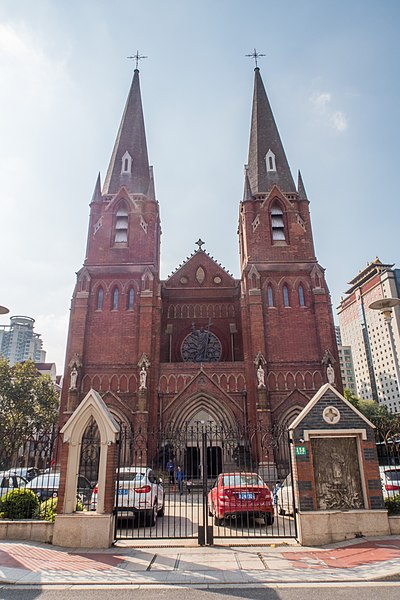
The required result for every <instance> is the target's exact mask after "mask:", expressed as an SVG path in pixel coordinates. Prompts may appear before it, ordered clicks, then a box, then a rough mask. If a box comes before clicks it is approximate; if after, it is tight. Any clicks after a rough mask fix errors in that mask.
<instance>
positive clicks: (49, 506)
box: [37, 497, 84, 522]
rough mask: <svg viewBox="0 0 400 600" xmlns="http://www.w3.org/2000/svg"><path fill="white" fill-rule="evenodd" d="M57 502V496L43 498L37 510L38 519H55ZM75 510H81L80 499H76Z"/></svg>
mask: <svg viewBox="0 0 400 600" xmlns="http://www.w3.org/2000/svg"><path fill="white" fill-rule="evenodd" d="M57 502H58V498H57V497H55V498H48V499H47V500H45V501H44V502H42V503H41V504H40V507H39V510H38V513H37V515H38V517H39V519H44V520H45V521H51V522H53V521H54V519H55V516H56V514H57ZM75 510H76V511H77V512H79V511H83V510H84V508H83V504H82V502H81V501H80V500H77V501H76V507H75Z"/></svg>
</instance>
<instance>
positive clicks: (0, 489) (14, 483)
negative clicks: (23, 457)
mask: <svg viewBox="0 0 400 600" xmlns="http://www.w3.org/2000/svg"><path fill="white" fill-rule="evenodd" d="M27 483H28V482H27V480H26V479H25V478H24V477H21V476H20V475H17V474H16V473H12V472H10V471H1V472H0V497H2V496H5V494H7V492H11V491H12V490H18V489H20V488H24V487H26V484H27Z"/></svg>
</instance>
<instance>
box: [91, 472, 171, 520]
mask: <svg viewBox="0 0 400 600" xmlns="http://www.w3.org/2000/svg"><path fill="white" fill-rule="evenodd" d="M115 487H116V489H115V492H116V506H117V510H118V516H119V517H128V516H132V515H133V516H134V517H135V518H136V519H137V520H138V521H139V523H148V524H149V525H150V526H153V525H155V524H156V521H157V517H162V516H163V515H164V488H163V485H162V480H161V479H160V478H158V477H157V475H156V474H155V473H154V471H153V470H152V469H150V468H148V467H122V468H121V469H119V471H118V473H117V481H116V485H115ZM97 492H98V488H97V485H96V486H95V487H94V488H93V494H92V500H91V509H92V510H96V506H97Z"/></svg>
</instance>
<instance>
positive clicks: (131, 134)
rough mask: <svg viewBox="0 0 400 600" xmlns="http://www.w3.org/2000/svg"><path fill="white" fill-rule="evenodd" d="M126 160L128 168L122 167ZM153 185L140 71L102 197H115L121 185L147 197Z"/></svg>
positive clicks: (120, 128)
mask: <svg viewBox="0 0 400 600" xmlns="http://www.w3.org/2000/svg"><path fill="white" fill-rule="evenodd" d="M125 158H127V159H128V162H127V163H126V166H127V168H125V166H124V165H123V162H124V161H125ZM150 185H151V178H150V169H149V160H148V156H147V144H146V131H145V126H144V117H143V108H142V99H141V94H140V83H139V70H138V69H135V71H134V74H133V79H132V85H131V88H130V90H129V94H128V99H127V101H126V105H125V110H124V113H123V115H122V120H121V125H120V127H119V130H118V134H117V139H116V140H115V145H114V150H113V153H112V156H111V160H110V164H109V167H108V171H107V175H106V178H105V181H104V188H103V194H104V195H105V194H116V193H117V192H118V190H119V189H120V188H121V186H125V187H126V189H127V190H128V192H130V193H134V194H145V195H147V193H148V191H149V187H150Z"/></svg>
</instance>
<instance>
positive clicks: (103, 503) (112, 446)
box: [53, 389, 119, 548]
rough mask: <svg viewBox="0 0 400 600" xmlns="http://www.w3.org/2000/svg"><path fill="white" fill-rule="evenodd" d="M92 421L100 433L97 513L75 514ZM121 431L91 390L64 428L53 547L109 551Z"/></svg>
mask: <svg viewBox="0 0 400 600" xmlns="http://www.w3.org/2000/svg"><path fill="white" fill-rule="evenodd" d="M90 419H94V420H95V421H96V423H97V425H98V428H99V433H100V462H99V476H98V495H97V507H96V511H87V512H82V511H80V512H76V510H75V509H76V492H77V479H78V474H79V465H80V451H81V444H82V437H83V434H84V432H85V429H86V427H87V424H88V422H89V421H90ZM118 432H119V428H118V425H117V423H116V422H115V420H114V418H113V417H112V415H111V413H110V411H109V410H108V408H107V406H106V405H105V403H104V401H103V400H102V398H101V396H100V394H99V393H98V392H96V391H95V390H93V389H91V390H90V391H89V392H88V394H87V395H86V396H85V398H84V399H83V400H82V402H81V403H80V404H79V406H78V407H77V408H76V409H75V411H74V412H73V414H72V415H71V417H70V418H69V419H68V421H67V422H66V424H65V425H64V427H63V428H62V429H61V432H60V433H61V434H62V435H63V445H62V456H61V469H60V489H59V495H58V504H57V511H58V514H57V515H56V518H55V523H54V533H53V544H55V545H60V546H67V547H78V548H108V547H110V546H111V544H112V541H113V531H114V527H113V520H114V517H113V514H112V513H113V507H114V495H115V475H116V471H115V467H116V442H117V435H118Z"/></svg>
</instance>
